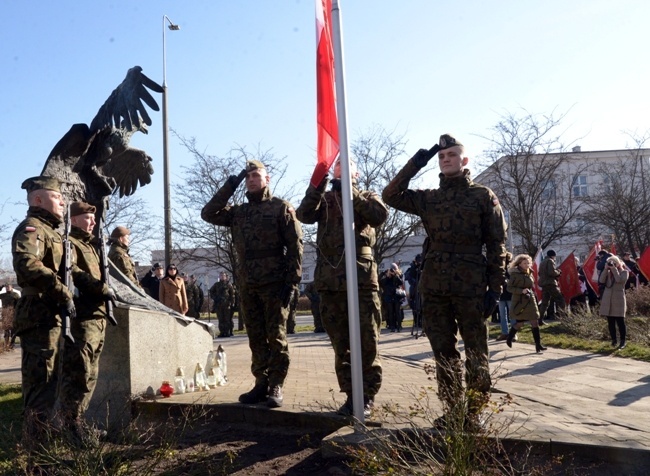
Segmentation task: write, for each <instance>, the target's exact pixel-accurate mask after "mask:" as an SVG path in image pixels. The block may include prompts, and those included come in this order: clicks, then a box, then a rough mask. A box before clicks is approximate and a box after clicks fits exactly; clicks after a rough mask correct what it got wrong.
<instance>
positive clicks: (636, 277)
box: [623, 251, 648, 289]
mask: <svg viewBox="0 0 650 476" xmlns="http://www.w3.org/2000/svg"><path fill="white" fill-rule="evenodd" d="M623 263H625V266H627V268H628V270H629V271H630V277H629V278H628V280H627V283H626V284H625V289H630V288H636V287H637V286H639V285H642V284H648V280H647V279H646V277H645V276H644V275H643V273H642V272H641V270H640V269H639V265H638V264H636V261H635V260H634V258H632V255H631V254H630V252H629V251H628V252H625V253H623Z"/></svg>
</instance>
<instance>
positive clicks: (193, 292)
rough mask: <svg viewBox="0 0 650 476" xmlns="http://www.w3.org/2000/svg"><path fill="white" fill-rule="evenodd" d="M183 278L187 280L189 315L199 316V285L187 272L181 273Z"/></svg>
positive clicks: (186, 291)
mask: <svg viewBox="0 0 650 476" xmlns="http://www.w3.org/2000/svg"><path fill="white" fill-rule="evenodd" d="M181 278H183V281H185V294H186V295H187V307H188V311H187V316H188V317H193V318H195V319H196V318H198V317H199V313H198V309H197V308H198V306H197V303H198V300H199V287H198V286H197V285H196V284H194V280H193V279H191V278H190V277H189V276H188V275H187V274H186V273H181Z"/></svg>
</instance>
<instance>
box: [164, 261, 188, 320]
mask: <svg viewBox="0 0 650 476" xmlns="http://www.w3.org/2000/svg"><path fill="white" fill-rule="evenodd" d="M159 294H160V299H159V301H160V302H161V303H162V304H164V305H165V306H167V307H168V308H170V309H173V310H174V311H176V312H178V313H180V314H183V315H185V314H187V311H188V309H189V308H188V305H187V294H186V293H185V281H183V278H181V277H180V276H178V269H177V268H176V265H175V264H170V265H169V266H167V273H166V274H165V277H164V278H163V279H161V280H160V293H159Z"/></svg>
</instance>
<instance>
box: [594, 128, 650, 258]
mask: <svg viewBox="0 0 650 476" xmlns="http://www.w3.org/2000/svg"><path fill="white" fill-rule="evenodd" d="M631 138H632V139H633V141H634V142H635V147H634V148H632V149H630V150H629V151H628V153H627V154H626V155H624V156H622V157H619V158H618V160H617V161H616V162H615V163H608V164H607V165H602V164H601V165H599V166H598V168H597V169H596V172H597V173H599V174H600V175H601V177H602V178H603V180H602V183H601V184H600V186H599V187H598V188H597V190H596V193H594V194H592V195H590V196H589V197H588V199H587V208H588V213H587V214H586V215H587V216H589V217H591V221H592V222H593V224H594V226H601V227H604V229H605V230H606V231H608V232H611V233H613V234H614V235H615V236H616V241H617V242H618V243H619V244H620V245H622V246H623V248H624V249H625V250H628V251H630V253H632V255H633V256H635V257H638V252H643V250H644V249H645V248H646V247H647V246H648V245H650V175H649V171H648V160H649V155H650V154H649V152H650V150H648V149H645V148H644V144H645V143H646V142H647V140H648V138H649V137H648V134H646V135H645V136H643V137H639V136H636V135H633V134H631ZM619 251H621V250H619Z"/></svg>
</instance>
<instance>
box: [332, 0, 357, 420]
mask: <svg viewBox="0 0 650 476" xmlns="http://www.w3.org/2000/svg"><path fill="white" fill-rule="evenodd" d="M339 3H340V2H339V1H338V0H333V1H332V43H333V48H334V71H335V74H336V111H337V114H336V115H337V116H338V122H339V150H340V152H339V153H340V161H341V192H342V200H343V223H344V227H343V242H344V244H345V272H346V281H347V292H348V327H349V329H350V364H351V367H352V409H353V411H354V416H355V417H356V419H357V420H358V421H359V422H361V423H364V416H363V369H362V367H361V330H360V325H359V298H358V294H357V292H358V289H359V286H358V283H357V249H356V244H355V239H354V210H353V208H352V180H351V177H350V149H349V145H348V124H347V113H346V100H345V83H344V78H345V72H344V70H343V41H342V38H343V31H342V27H341V12H340V8H339Z"/></svg>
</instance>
